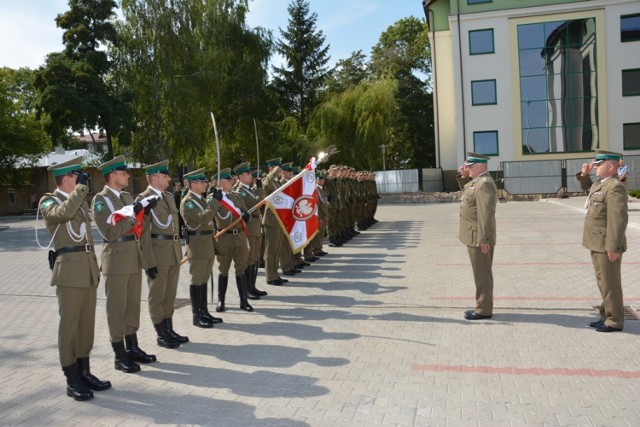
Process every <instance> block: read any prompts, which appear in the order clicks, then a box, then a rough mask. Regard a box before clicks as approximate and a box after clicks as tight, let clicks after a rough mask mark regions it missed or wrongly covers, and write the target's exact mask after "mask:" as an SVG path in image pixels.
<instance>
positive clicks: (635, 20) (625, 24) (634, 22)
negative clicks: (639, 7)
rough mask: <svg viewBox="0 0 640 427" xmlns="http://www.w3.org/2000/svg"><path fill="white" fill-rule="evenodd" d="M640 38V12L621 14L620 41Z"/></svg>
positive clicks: (631, 40) (632, 40)
mask: <svg viewBox="0 0 640 427" xmlns="http://www.w3.org/2000/svg"><path fill="white" fill-rule="evenodd" d="M639 40H640V13H634V14H632V15H622V16H620V42H622V43H626V42H635V41H639Z"/></svg>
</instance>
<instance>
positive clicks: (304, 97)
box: [272, 0, 331, 129]
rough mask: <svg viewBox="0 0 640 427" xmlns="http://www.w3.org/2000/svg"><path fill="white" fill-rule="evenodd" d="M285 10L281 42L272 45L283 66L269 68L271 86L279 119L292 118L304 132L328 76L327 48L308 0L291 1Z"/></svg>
mask: <svg viewBox="0 0 640 427" xmlns="http://www.w3.org/2000/svg"><path fill="white" fill-rule="evenodd" d="M287 11H288V12H289V21H288V26H287V29H286V30H282V29H280V35H281V36H282V39H280V40H278V41H277V42H276V51H277V52H278V53H279V54H280V55H282V56H283V57H284V59H285V61H286V66H283V67H273V82H272V87H273V89H274V90H275V93H276V98H277V100H278V104H279V105H280V108H281V109H282V114H283V116H285V117H286V116H292V117H295V118H296V120H297V121H298V123H299V124H300V125H301V126H302V127H303V128H304V129H306V127H307V125H308V121H309V116H310V115H311V112H312V111H313V109H314V108H315V107H316V106H317V105H318V103H319V100H320V95H321V91H322V89H323V88H324V86H325V84H326V81H327V78H328V77H329V75H330V73H331V71H330V70H329V68H328V67H327V63H328V62H329V54H328V52H329V45H327V46H323V45H324V43H325V37H324V34H323V32H322V30H317V29H316V20H317V17H318V16H317V14H316V13H311V14H310V11H309V2H308V1H305V0H293V1H292V2H291V3H290V4H289V6H288V7H287Z"/></svg>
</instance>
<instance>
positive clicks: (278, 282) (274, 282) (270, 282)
mask: <svg viewBox="0 0 640 427" xmlns="http://www.w3.org/2000/svg"><path fill="white" fill-rule="evenodd" d="M283 284H284V283H283V282H282V280H280V279H276V280H267V285H273V286H282V285H283Z"/></svg>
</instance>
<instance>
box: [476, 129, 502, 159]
mask: <svg viewBox="0 0 640 427" xmlns="http://www.w3.org/2000/svg"><path fill="white" fill-rule="evenodd" d="M473 151H474V153H478V154H484V155H485V156H497V155H498V131H497V130H488V131H482V132H474V133H473Z"/></svg>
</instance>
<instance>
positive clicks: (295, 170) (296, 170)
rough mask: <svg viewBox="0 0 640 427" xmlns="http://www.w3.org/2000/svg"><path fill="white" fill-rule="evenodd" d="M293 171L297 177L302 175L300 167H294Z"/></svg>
mask: <svg viewBox="0 0 640 427" xmlns="http://www.w3.org/2000/svg"><path fill="white" fill-rule="evenodd" d="M292 170H293V173H294V174H295V175H298V174H299V173H300V166H294V167H293V168H292Z"/></svg>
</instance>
